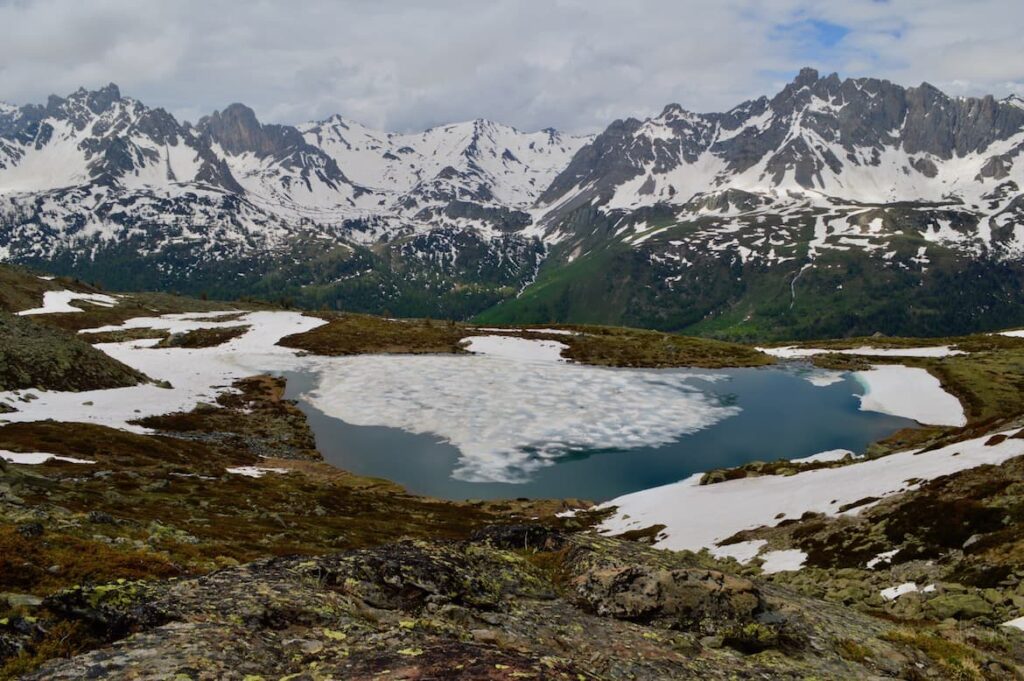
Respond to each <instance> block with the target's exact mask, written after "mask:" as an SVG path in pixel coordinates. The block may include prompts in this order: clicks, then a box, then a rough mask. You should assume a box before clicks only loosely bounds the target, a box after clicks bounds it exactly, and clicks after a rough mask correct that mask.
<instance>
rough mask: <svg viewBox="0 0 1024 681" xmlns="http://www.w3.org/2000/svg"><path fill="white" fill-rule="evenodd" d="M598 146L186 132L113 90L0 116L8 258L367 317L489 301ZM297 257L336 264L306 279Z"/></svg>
mask: <svg viewBox="0 0 1024 681" xmlns="http://www.w3.org/2000/svg"><path fill="white" fill-rule="evenodd" d="M589 139H590V138H587V137H571V136H565V135H561V134H560V133H558V132H556V131H554V130H545V131H542V132H537V133H522V132H519V131H517V130H515V129H514V128H511V127H508V126H504V125H499V124H495V123H491V122H489V121H483V120H480V121H471V122H468V123H461V124H454V125H448V126H442V127H438V128H433V129H431V130H427V131H425V132H422V133H415V134H394V133H385V132H380V131H374V130H370V129H368V128H366V127H364V126H361V125H359V124H356V123H354V122H351V121H346V120H345V119H342V118H341V117H339V116H335V117H332V118H330V119H328V120H326V121H322V122H318V123H309V124H306V125H303V126H299V127H294V126H287V125H274V124H264V123H261V122H260V121H259V120H258V119H257V117H256V115H255V113H254V112H253V111H252V110H251V109H250V108H248V107H246V106H244V105H242V104H232V105H231V106H229V107H227V108H225V109H224V110H223V111H218V112H214V113H213V114H211V115H209V116H206V117H203V118H202V119H201V120H199V121H198V122H197V123H196V124H195V125H191V124H189V123H181V122H178V121H177V120H176V119H175V118H174V117H173V116H172V115H170V114H169V113H167V112H166V111H164V110H162V109H154V108H149V107H147V106H145V105H144V104H143V103H141V102H139V101H137V100H134V99H131V98H128V97H122V96H121V93H120V91H119V90H118V88H117V86H116V85H113V84H111V85H108V86H107V87H104V88H102V89H100V90H97V91H87V90H84V89H81V90H79V91H77V92H75V93H73V94H71V95H69V96H68V97H66V98H61V97H51V98H50V99H49V101H48V102H47V104H46V105H45V106H36V105H29V106H23V107H20V108H19V107H14V106H10V105H4V106H3V107H2V108H0V259H4V260H12V261H18V262H25V263H33V262H35V263H40V262H47V263H53V264H56V265H57V266H58V267H66V268H67V269H68V270H69V271H75V272H83V271H84V272H87V273H89V275H91V276H97V277H98V278H101V279H104V280H106V281H108V282H109V283H112V284H118V285H135V286H145V287H166V286H174V287H181V288H185V289H192V288H193V287H194V286H195V285H196V284H197V282H201V284H199V285H202V286H204V287H208V288H211V289H212V291H217V292H222V293H223V294H224V295H233V294H238V293H239V292H240V291H242V292H247V291H246V290H245V287H250V288H251V287H252V285H253V282H252V281H251V280H250V278H259V277H262V276H263V275H266V274H268V273H270V272H273V271H280V270H281V269H282V268H283V269H285V270H287V271H288V279H287V281H286V282H285V283H284V284H283V285H284V286H285V287H288V286H292V285H296V286H313V287H319V286H331V285H335V284H338V283H339V282H347V283H344V284H343V286H354V285H356V284H359V282H362V283H361V284H360V286H361V287H362V288H364V289H365V288H367V287H372V288H373V294H372V295H371V296H369V298H371V299H373V300H374V301H375V302H370V303H367V306H368V308H369V309H377V308H378V307H380V306H381V305H384V304H388V303H383V302H380V301H381V300H383V301H393V300H394V299H395V298H396V297H397V298H401V297H402V296H404V295H405V291H406V290H407V289H408V288H409V287H412V288H413V289H414V290H415V291H416V293H417V295H423V293H424V291H425V290H429V288H430V287H431V286H434V287H437V286H458V287H465V286H468V285H473V286H482V287H483V289H484V293H483V294H481V293H480V292H479V291H477V292H475V293H473V294H472V295H483V296H484V297H485V298H486V299H487V300H493V299H496V298H495V296H497V297H501V296H504V295H507V292H506V291H512V292H514V291H516V290H518V289H521V288H522V287H523V286H525V285H526V284H527V283H528V282H529V280H530V278H531V277H532V276H533V274H534V273H535V272H536V269H537V267H538V265H539V258H540V257H542V255H543V248H542V247H541V246H540V245H539V243H538V242H537V240H536V239H535V238H533V237H527V236H522V235H520V234H518V232H520V231H521V230H522V229H523V228H524V227H526V226H528V225H530V224H531V222H532V219H533V218H532V216H531V215H530V214H529V213H528V212H526V209H528V208H529V207H530V206H531V205H532V203H533V202H534V200H535V199H536V197H537V196H539V194H540V193H541V192H542V191H543V190H544V189H545V188H546V187H547V186H548V184H550V181H551V180H552V179H553V178H554V176H555V175H557V174H558V172H560V171H561V170H562V169H563V168H564V167H565V166H566V165H567V164H568V162H569V159H570V158H571V156H572V154H574V153H575V152H576V150H577V149H579V148H580V147H581V146H583V145H584V144H586V143H587V142H588V141H589ZM299 253H302V254H303V258H308V257H309V253H317V254H318V255H319V256H320V257H329V258H330V263H328V264H321V265H320V266H319V267H318V268H317V271H308V270H307V271H297V270H296V269H295V268H293V267H291V264H293V263H294V262H295V261H296V260H297V254H299ZM324 254H328V255H324ZM111 260H116V261H118V262H119V263H125V262H127V265H128V267H127V268H126V269H124V270H118V271H117V272H116V273H112V272H111V271H110V269H109V268H108V267H107V266H106V264H107V263H109V262H110V261H111ZM234 269H241V272H239V273H238V277H241V278H242V279H245V283H244V284H242V283H241V282H238V280H237V279H236V275H235V273H234V272H233V271H232V270H234ZM300 269H301V268H300ZM467 272H468V276H463V275H466V273H467ZM112 276H113V278H112ZM382 279H383V280H384V281H381V280H382ZM369 280H373V281H372V283H368V281H369ZM441 281H443V282H444V283H443V284H442V283H439V282H441ZM357 288H359V286H357ZM499 291H500V293H499ZM358 295H360V296H362V297H363V298H366V297H367V294H366V292H365V291H361V292H360V293H359V294H358ZM328 299H330V296H329V295H328ZM330 302H335V301H333V300H331V301H330ZM346 302H347V304H352V301H346ZM481 304H485V303H481ZM397 307H398V308H399V309H401V307H402V306H401V303H400V302H399V304H398V305H397ZM431 311H432V312H433V311H434V310H431ZM437 312H443V310H442V309H438V310H437Z"/></svg>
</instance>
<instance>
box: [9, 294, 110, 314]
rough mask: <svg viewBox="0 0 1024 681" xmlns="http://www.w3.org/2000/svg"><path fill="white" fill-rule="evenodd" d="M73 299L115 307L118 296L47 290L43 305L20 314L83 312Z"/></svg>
mask: <svg viewBox="0 0 1024 681" xmlns="http://www.w3.org/2000/svg"><path fill="white" fill-rule="evenodd" d="M72 301H84V302H90V303H93V304H94V305H99V306H101V307H114V306H115V305H117V298H114V297H113V296H108V295H104V294H102V293H78V292H77V291H46V292H45V293H43V306H42V307H35V308H32V309H31V310H22V311H21V312H19V313H18V314H19V315H35V314H56V313H61V312H81V311H82V308H80V307H75V306H73V305H72V304H71V303H72Z"/></svg>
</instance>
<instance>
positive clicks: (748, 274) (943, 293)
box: [475, 225, 1024, 342]
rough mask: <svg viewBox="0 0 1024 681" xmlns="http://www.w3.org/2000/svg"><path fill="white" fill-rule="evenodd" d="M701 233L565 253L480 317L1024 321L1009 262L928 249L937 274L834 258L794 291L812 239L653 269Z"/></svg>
mask: <svg viewBox="0 0 1024 681" xmlns="http://www.w3.org/2000/svg"><path fill="white" fill-rule="evenodd" d="M690 229H691V228H690V227H688V226H686V225H680V226H678V227H676V228H673V229H671V230H669V231H667V232H662V233H659V234H658V235H657V236H656V237H654V238H653V239H651V240H650V241H649V242H647V243H645V244H644V246H643V247H642V248H641V249H639V250H638V249H636V248H634V247H632V246H628V245H625V244H623V243H621V242H615V241H613V242H611V243H606V244H602V245H600V246H597V247H595V248H594V249H593V250H590V251H585V252H584V254H583V255H580V256H579V257H577V258H576V259H575V260H573V261H572V262H569V263H567V264H566V263H565V255H564V253H562V252H561V251H557V250H556V252H555V253H553V254H552V257H551V259H549V260H548V261H547V262H546V263H545V266H544V267H543V268H542V270H541V274H540V276H539V277H538V279H537V281H536V282H535V283H533V284H532V285H530V286H529V287H527V288H526V290H525V291H523V293H522V294H521V295H519V296H518V297H517V298H515V299H512V300H508V301H505V302H503V303H501V304H499V305H497V306H495V307H493V308H491V309H489V310H487V311H485V312H483V313H481V314H480V315H478V316H477V317H476V318H475V321H477V322H480V323H488V324H493V323H555V322H568V323H601V324H622V325H626V326H634V327H641V328H652V329H660V330H664V331H674V332H683V333H688V334H694V335H700V336H711V337H717V338H722V339H727V340H735V341H744V342H753V341H757V342H764V341H770V340H784V339H807V338H837V337H844V336H850V335H863V336H868V335H871V334H873V333H875V332H883V333H886V334H889V335H920V336H938V335H948V334H950V333H959V334H963V333H971V332H974V331H980V330H990V329H999V328H1006V327H1007V326H1011V325H1018V324H1024V306H1021V305H1020V303H1019V301H1020V300H1021V299H1022V298H1024V277H1022V275H1021V273H1020V272H1019V271H1017V270H1016V269H1014V267H1013V266H1011V265H1007V264H1005V263H996V262H982V261H966V262H965V261H962V260H959V259H958V258H957V257H956V256H955V255H954V254H953V252H951V251H949V250H946V249H942V248H939V247H937V246H936V245H935V244H928V247H929V250H928V254H929V259H930V262H929V264H928V266H927V273H925V272H923V271H921V270H913V269H902V268H895V267H885V266H882V264H881V263H880V261H878V260H877V259H875V258H870V257H868V256H867V255H865V254H863V253H860V252H854V251H846V252H843V251H828V252H826V253H824V254H822V255H820V256H819V257H818V258H817V259H816V260H815V266H814V267H812V268H810V269H808V270H806V271H805V272H804V273H803V274H801V275H800V277H799V279H798V280H797V283H796V285H795V286H794V287H792V288H791V283H792V282H793V279H794V278H795V277H796V276H797V273H798V272H799V271H800V269H801V268H802V267H803V263H805V262H806V260H805V258H804V254H806V250H807V245H806V243H804V244H801V246H800V251H799V253H798V254H797V255H798V256H799V257H798V259H797V260H796V261H792V262H789V263H785V264H782V265H779V266H777V267H773V268H768V267H765V266H762V265H760V264H757V263H745V264H741V263H739V262H733V263H731V264H728V263H723V262H722V261H720V260H719V259H718V257H717V255H715V254H713V253H711V254H704V255H700V254H698V255H697V256H696V257H695V258H694V260H693V262H691V264H690V266H689V267H687V268H686V269H684V270H682V271H677V270H676V269H673V268H669V269H664V270H662V269H661V268H660V267H659V266H658V265H656V264H652V262H651V260H650V256H649V254H648V253H651V254H656V253H657V252H658V251H659V249H660V245H661V244H663V243H664V242H667V241H670V240H672V239H673V238H675V237H679V236H684V235H686V234H688V232H689V230H690ZM924 244H925V242H924V241H922V240H921V239H919V238H916V237H909V236H902V237H899V238H896V239H894V245H893V248H895V249H896V250H897V251H898V252H900V253H901V254H903V253H906V254H910V253H914V252H916V250H917V248H918V247H920V246H922V245H924ZM901 257H902V256H901ZM678 275H681V276H682V278H677V277H678ZM669 279H675V281H672V282H671V283H666V282H667V281H668V280H669Z"/></svg>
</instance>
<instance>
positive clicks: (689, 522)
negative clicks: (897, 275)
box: [598, 429, 1024, 551]
mask: <svg viewBox="0 0 1024 681" xmlns="http://www.w3.org/2000/svg"><path fill="white" fill-rule="evenodd" d="M1016 432H1019V429H1015V430H1011V431H1008V432H1007V434H1008V435H1012V434H1014V433H1016ZM990 436H991V434H986V435H984V436H982V437H980V438H975V439H972V440H966V441H964V442H958V443H955V444H952V445H948V446H946V447H942V448H940V449H936V450H933V451H930V452H924V451H919V450H913V451H907V452H900V453H897V454H890V455H889V456H884V457H881V458H878V459H871V460H867V461H858V462H856V463H852V464H849V465H847V466H840V467H836V468H820V469H817V470H811V471H802V472H800V473H797V474H795V475H788V476H779V475H765V476H761V477H755V478H742V479H739V480H729V481H726V482H719V483H715V484H713V485H701V484H700V479H701V477H702V476H703V474H702V473H698V474H696V475H693V476H690V477H689V478H686V479H685V480H682V481H680V482H676V483H672V484H669V485H663V486H661V487H655V488H652V489H647V490H643V491H640V492H634V493H632V494H627V495H624V496H621V497H618V498H617V499H613V500H611V501H609V502H606V503H604V504H602V505H601V506H599V507H598V508H599V509H610V508H615V509H616V511H615V513H614V514H613V515H612V516H611V517H609V518H608V519H607V520H606V521H604V523H602V525H601V529H602V531H604V532H608V533H613V534H619V533H622V532H626V531H629V530H637V529H643V528H645V527H650V526H651V525H655V524H660V525H664V526H665V529H664V530H663V533H662V534H663V537H662V538H661V539H660V540H659V541H658V542H657V543H656V546H658V547H660V548H664V549H672V550H691V551H699V550H700V549H702V548H709V549H711V548H713V547H715V546H716V545H717V544H718V542H721V541H723V540H724V539H727V538H728V537H731V536H733V535H734V534H736V533H737V532H740V531H743V530H751V529H755V528H757V527H761V526H773V525H775V524H777V523H778V520H777V518H799V517H800V516H802V515H803V514H804V513H808V512H810V513H822V514H826V515H833V516H834V515H839V514H840V512H839V508H840V507H841V506H843V505H845V504H851V503H853V502H855V501H860V500H863V499H865V498H867V497H877V498H879V499H881V498H884V497H887V496H890V495H893V494H898V493H900V492H903V491H906V490H910V489H914V488H915V487H916V486H917V485H918V484H920V481H927V480H933V479H935V478H937V477H940V476H943V475H950V474H952V473H956V472H958V471H963V470H967V469H970V468H974V467H976V466H983V465H989V464H991V465H998V464H1001V463H1003V462H1004V461H1007V460H1009V459H1011V458H1014V457H1017V456H1022V455H1024V440H1015V439H1012V438H1011V439H1006V440H1004V441H1003V442H1000V443H998V444H995V445H991V446H987V445H986V444H985V443H986V442H987V441H988V440H989V438H990ZM910 481H913V482H910ZM867 507H868V506H866V505H861V506H858V507H856V508H853V509H851V510H849V511H846V512H845V513H848V514H856V513H859V512H860V511H861V510H862V509H864V508H867Z"/></svg>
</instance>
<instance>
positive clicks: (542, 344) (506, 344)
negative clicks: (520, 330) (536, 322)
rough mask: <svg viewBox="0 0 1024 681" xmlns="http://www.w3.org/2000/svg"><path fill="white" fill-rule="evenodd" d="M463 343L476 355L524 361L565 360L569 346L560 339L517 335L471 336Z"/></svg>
mask: <svg viewBox="0 0 1024 681" xmlns="http://www.w3.org/2000/svg"><path fill="white" fill-rule="evenodd" d="M462 344H463V345H464V347H465V348H466V350H468V351H469V352H472V353H473V354H475V355H491V356H493V357H504V358H506V359H513V360H519V361H523V362H564V361H565V360H564V359H562V351H563V350H568V349H569V346H567V345H565V344H564V343H559V342H558V341H549V340H531V339H528V338H516V337H515V336H470V337H468V338H464V339H463V340H462Z"/></svg>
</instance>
